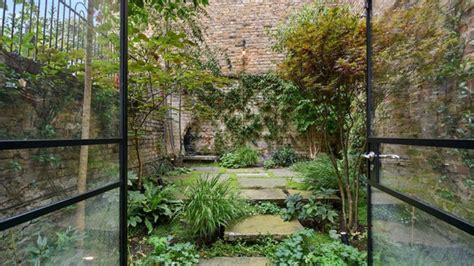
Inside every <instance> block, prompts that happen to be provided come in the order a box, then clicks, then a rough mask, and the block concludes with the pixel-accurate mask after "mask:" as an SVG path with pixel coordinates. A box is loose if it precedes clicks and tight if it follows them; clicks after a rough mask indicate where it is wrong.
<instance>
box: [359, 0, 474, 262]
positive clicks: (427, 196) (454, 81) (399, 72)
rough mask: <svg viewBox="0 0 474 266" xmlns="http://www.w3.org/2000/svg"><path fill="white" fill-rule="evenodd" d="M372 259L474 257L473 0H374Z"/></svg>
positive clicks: (370, 64)
mask: <svg viewBox="0 0 474 266" xmlns="http://www.w3.org/2000/svg"><path fill="white" fill-rule="evenodd" d="M367 9H368V12H367V22H368V27H367V33H368V38H367V40H368V82H367V84H368V125H367V126H368V143H369V145H368V146H369V150H368V153H367V154H366V155H365V157H366V158H367V159H368V160H369V173H370V174H369V176H370V177H369V186H368V196H369V197H368V198H369V221H368V222H369V223H368V224H369V246H368V248H369V263H370V264H373V265H471V264H472V261H474V237H473V233H474V229H473V222H474V198H473V197H474V176H473V174H474V150H473V149H474V140H473V137H474V133H473V128H474V116H473V103H472V97H473V96H474V92H473V89H474V69H473V59H474V49H473V48H474V46H473V42H474V40H473V38H474V12H473V11H474V4H473V2H472V1H469V0H466V1H464V0H454V1H438V0H415V1H391V0H369V1H368V2H367Z"/></svg>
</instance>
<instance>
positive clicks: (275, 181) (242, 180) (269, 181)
mask: <svg viewBox="0 0 474 266" xmlns="http://www.w3.org/2000/svg"><path fill="white" fill-rule="evenodd" d="M237 180H238V182H239V186H240V187H241V188H253V189H258V188H282V187H285V186H286V183H287V180H286V178H269V177H267V178H261V177H238V178H237Z"/></svg>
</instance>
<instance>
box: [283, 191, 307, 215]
mask: <svg viewBox="0 0 474 266" xmlns="http://www.w3.org/2000/svg"><path fill="white" fill-rule="evenodd" d="M285 204H286V208H285V209H283V212H282V218H283V219H284V220H285V221H290V220H293V219H295V218H296V217H298V214H299V212H300V211H301V209H302V208H303V196H301V194H299V193H297V194H291V195H289V196H288V197H286V199H285Z"/></svg>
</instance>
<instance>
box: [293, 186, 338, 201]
mask: <svg viewBox="0 0 474 266" xmlns="http://www.w3.org/2000/svg"><path fill="white" fill-rule="evenodd" d="M285 191H286V192H287V193H288V195H294V194H300V195H301V196H303V199H309V198H311V197H314V198H315V199H316V200H318V201H324V200H327V201H329V202H336V201H339V200H340V198H339V197H338V196H336V195H334V196H331V197H324V198H323V197H316V196H315V195H314V194H313V192H311V191H308V190H298V189H287V190H285Z"/></svg>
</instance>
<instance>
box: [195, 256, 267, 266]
mask: <svg viewBox="0 0 474 266" xmlns="http://www.w3.org/2000/svg"><path fill="white" fill-rule="evenodd" d="M198 265H202V266H233V265H237V266H238V265H246V266H270V265H271V263H270V261H269V260H268V259H267V258H265V257H215V258H212V259H202V260H200V261H199V264H198Z"/></svg>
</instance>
